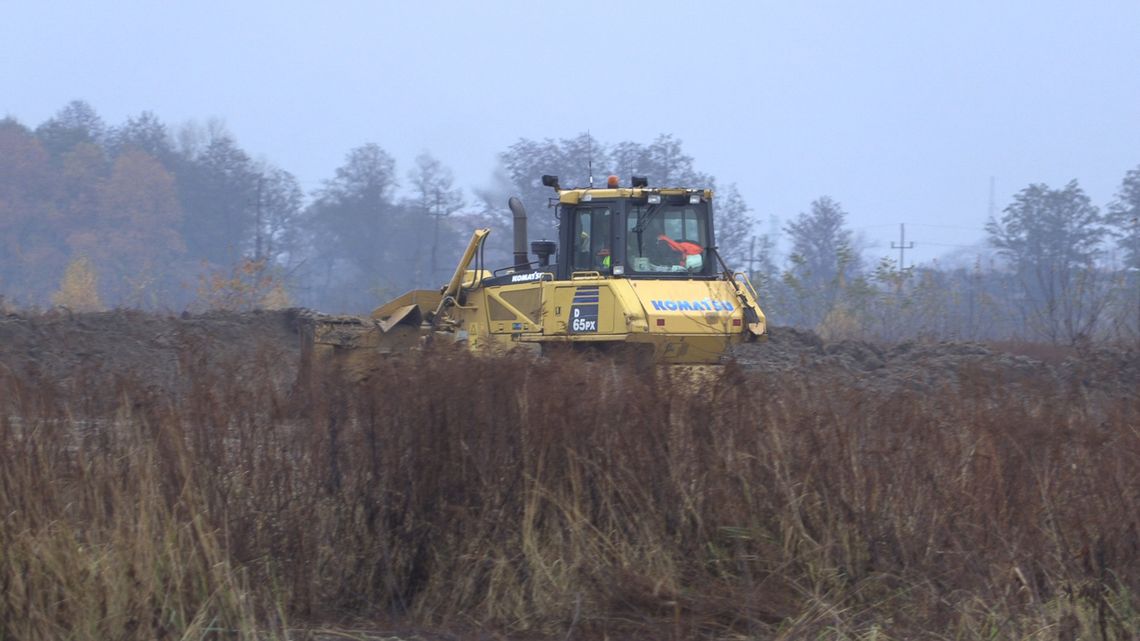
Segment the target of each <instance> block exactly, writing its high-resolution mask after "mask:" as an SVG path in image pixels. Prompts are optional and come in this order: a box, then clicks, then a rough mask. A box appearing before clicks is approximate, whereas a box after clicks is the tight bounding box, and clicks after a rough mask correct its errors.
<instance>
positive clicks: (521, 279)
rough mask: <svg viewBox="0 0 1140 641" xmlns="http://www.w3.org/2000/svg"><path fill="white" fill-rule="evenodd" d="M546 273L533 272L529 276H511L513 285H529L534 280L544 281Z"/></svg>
mask: <svg viewBox="0 0 1140 641" xmlns="http://www.w3.org/2000/svg"><path fill="white" fill-rule="evenodd" d="M545 275H546V272H531V273H529V274H515V275H514V276H511V282H512V283H529V282H530V281H532V280H542V277H543V276H545Z"/></svg>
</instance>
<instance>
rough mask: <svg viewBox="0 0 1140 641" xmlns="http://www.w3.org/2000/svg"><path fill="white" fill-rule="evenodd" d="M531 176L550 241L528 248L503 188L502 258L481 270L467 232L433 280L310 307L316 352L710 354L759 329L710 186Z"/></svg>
mask: <svg viewBox="0 0 1140 641" xmlns="http://www.w3.org/2000/svg"><path fill="white" fill-rule="evenodd" d="M542 182H543V184H544V185H545V186H548V187H551V188H552V189H554V191H555V193H556V194H557V198H556V199H554V198H552V199H551V204H552V206H554V207H555V217H556V221H557V230H558V239H557V241H549V240H539V241H535V242H532V243H530V252H529V253H528V251H527V230H526V223H527V214H526V211H525V209H524V207H523V205H522V202H521V201H520V200H519V199H517V198H511V199H510V202H509V206H510V209H511V212H512V215H513V218H514V261H513V264H512V265H509V266H507V267H504V268H501V269H496V270H494V271H490V270H488V269H486V268H485V267H484V265H483V259H482V256H483V244H484V242H485V241H486V239H487V235H488V234H489V233H490V230H489V229H478V230H476V231H475V232H474V233H473V234H472V236H471V240H470V242H469V243H468V245H467V249H466V251H465V252H464V253H463V256H462V257H461V258H460V260H459V263H458V265H457V266H456V268H455V273H454V274H453V275H452V277H451V279H450V280H449V281H448V282H447V284H446V285H444V286H443V287H442V288H440V289H439V290H415V291H410V292H408V293H406V294H404V295H402V296H400V297H398V298H396V299H394V300H392V301H389V302H387V303H385V304H384V305H381V306H380V307H378V308H377V309H376V310H375V311H373V312H372V314H371V316H370V317H368V318H361V317H346V316H339V317H337V316H321V317H318V318H317V319H316V321H317V322H316V323H315V325H314V336H313V339H314V346H315V348H316V350H317V354H318V355H324V356H326V357H332V358H334V359H336V360H338V361H339V362H341V363H343V364H345V365H347V366H348V367H352V368H354V369H357V368H362V369H365V370H366V369H367V367H368V363H369V361H370V360H373V359H375V358H376V355H377V354H391V353H397V352H402V351H406V350H410V349H415V348H417V346H420V345H423V344H424V343H426V342H428V341H436V340H445V341H450V342H457V343H460V344H463V345H466V347H468V348H470V349H472V350H476V351H480V352H492V353H495V352H505V351H508V350H512V349H519V348H524V349H531V350H536V351H544V350H548V349H551V348H556V347H558V346H573V347H583V348H585V347H588V348H592V349H598V350H603V351H610V352H615V353H620V354H622V355H628V356H629V357H631V358H635V359H639V360H642V361H647V362H653V363H666V364H711V363H717V362H719V361H720V360H721V359H722V358H723V356H724V355H725V354H726V352H727V351H728V349H729V347H730V346H731V345H732V344H734V343H738V342H741V341H755V340H763V339H766V338H767V326H766V321H765V318H764V313H763V312H762V311H761V310H760V306H759V305H758V304H757V296H756V291H755V289H753V287H752V285H751V283H750V282H749V281H748V278H747V276H746V275H745V274H742V273H739V272H734V271H732V270H731V269H729V268H728V266H727V265H725V263H724V261H723V260H722V259H721V257H720V255H719V254H718V253H717V251H716V243H715V237H714V226H713V208H712V200H713V193H712V191H711V190H709V189H689V188H655V187H650V186H649V184H648V180H647V179H646V178H645V177H641V176H634V177H633V178H632V180H631V182H630V185H629V186H628V187H622V186H620V184H619V180H618V177H617V176H610V177H609V178H608V180H607V184H606V186H605V187H604V188H593V187H586V188H572V189H563V188H562V187H561V186H560V185H559V183H558V177H557V176H543V177H542ZM531 254H533V255H534V259H533V260H532V259H531ZM551 257H554V260H553V261H552V260H551Z"/></svg>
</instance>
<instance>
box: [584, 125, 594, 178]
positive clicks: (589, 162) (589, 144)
mask: <svg viewBox="0 0 1140 641" xmlns="http://www.w3.org/2000/svg"><path fill="white" fill-rule="evenodd" d="M586 171H587V172H588V173H589V174H590V189H593V188H594V139H593V138H592V137H591V136H590V130H589V129H587V130H586Z"/></svg>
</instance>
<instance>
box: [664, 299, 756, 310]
mask: <svg viewBox="0 0 1140 641" xmlns="http://www.w3.org/2000/svg"><path fill="white" fill-rule="evenodd" d="M649 304H650V305H653V311H656V312H729V313H732V312H733V311H735V310H736V307H735V306H734V305H733V304H732V303H730V302H729V301H726V300H713V299H711V298H705V299H702V300H660V299H657V300H651V301H649Z"/></svg>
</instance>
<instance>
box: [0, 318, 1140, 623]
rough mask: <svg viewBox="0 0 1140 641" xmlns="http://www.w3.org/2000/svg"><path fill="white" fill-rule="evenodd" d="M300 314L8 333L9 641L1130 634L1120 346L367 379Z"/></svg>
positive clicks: (0, 503) (1138, 619)
mask: <svg viewBox="0 0 1140 641" xmlns="http://www.w3.org/2000/svg"><path fill="white" fill-rule="evenodd" d="M291 322H292V317H290V316H289V315H288V314H287V313H281V314H277V315H261V316H251V315H245V316H241V317H236V316H235V317H224V316H217V317H212V318H206V317H192V318H189V319H180V318H161V317H153V316H145V315H141V314H134V315H132V314H129V313H122V312H113V313H108V314H102V315H88V316H77V317H66V318H56V317H22V318H9V319H7V320H0V640H2V641H8V640H16V639H20V640H24V639H139V640H143V639H147V640H151V639H231V638H232V639H272V638H279V639H284V638H305V637H306V636H307V635H308V634H309V633H306V632H305V630H307V629H314V628H319V627H321V626H331V625H337V626H349V627H355V628H357V629H366V628H367V627H369V626H373V627H375V628H376V629H382V628H384V627H385V626H389V627H395V626H399V627H401V628H403V629H421V630H433V631H436V632H435V633H436V634H438V635H441V636H439V637H438V638H455V639H468V638H520V639H521V638H527V639H530V638H550V639H602V638H609V639H918V638H929V639H1134V638H1137V636H1140V374H1138V372H1140V362H1138V355H1137V352H1135V351H1134V350H1133V351H1129V350H1125V349H1116V350H1098V351H1086V352H1085V353H1076V352H1073V353H1071V354H1062V355H1057V356H1056V357H1055V358H1052V359H1051V360H1050V362H1045V361H1037V360H1033V359H1032V358H1030V357H1029V356H1025V355H1024V353H1029V352H1027V350H1022V352H1023V353H1022V354H1020V355H1019V354H1015V353H1011V351H1010V350H1004V351H1003V350H997V349H991V348H987V347H985V346H978V345H962V344H941V345H938V344H932V345H920V344H906V345H896V346H872V345H865V344H854V343H836V344H827V343H824V342H822V341H819V340H818V339H815V338H814V337H811V336H807V335H804V334H801V333H797V332H792V331H790V330H789V331H785V332H783V333H781V332H779V331H777V332H776V334H775V335H774V337H773V340H772V341H771V342H770V343H768V344H767V345H760V346H756V347H754V348H750V349H749V350H748V351H747V352H742V353H741V354H740V355H739V360H738V362H736V363H735V364H729V365H728V366H727V367H725V368H724V370H723V371H722V372H720V373H718V374H716V375H715V376H711V377H704V378H700V379H691V378H688V377H686V376H685V375H683V374H678V373H675V372H671V371H644V370H637V369H634V368H630V367H626V366H623V365H622V364H620V363H613V362H611V361H607V360H594V359H589V358H585V357H581V356H576V355H566V356H563V357H558V358H546V359H526V358H500V359H484V358H474V357H471V356H469V355H466V354H462V353H454V352H452V351H447V350H441V351H439V352H434V353H422V354H414V355H409V356H407V357H405V358H399V359H389V360H385V361H381V362H378V363H377V370H376V372H375V373H374V374H373V375H372V376H371V377H370V378H369V379H368V380H366V381H364V382H360V383H357V382H352V381H348V380H344V379H343V378H342V377H340V376H338V374H337V373H336V372H335V371H323V370H321V369H319V368H317V367H313V368H299V367H298V361H299V360H300V358H301V352H302V350H301V349H300V348H299V343H298V340H297V334H296V333H294V332H293V331H292V329H291V327H292V326H291V325H290V323H291Z"/></svg>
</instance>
